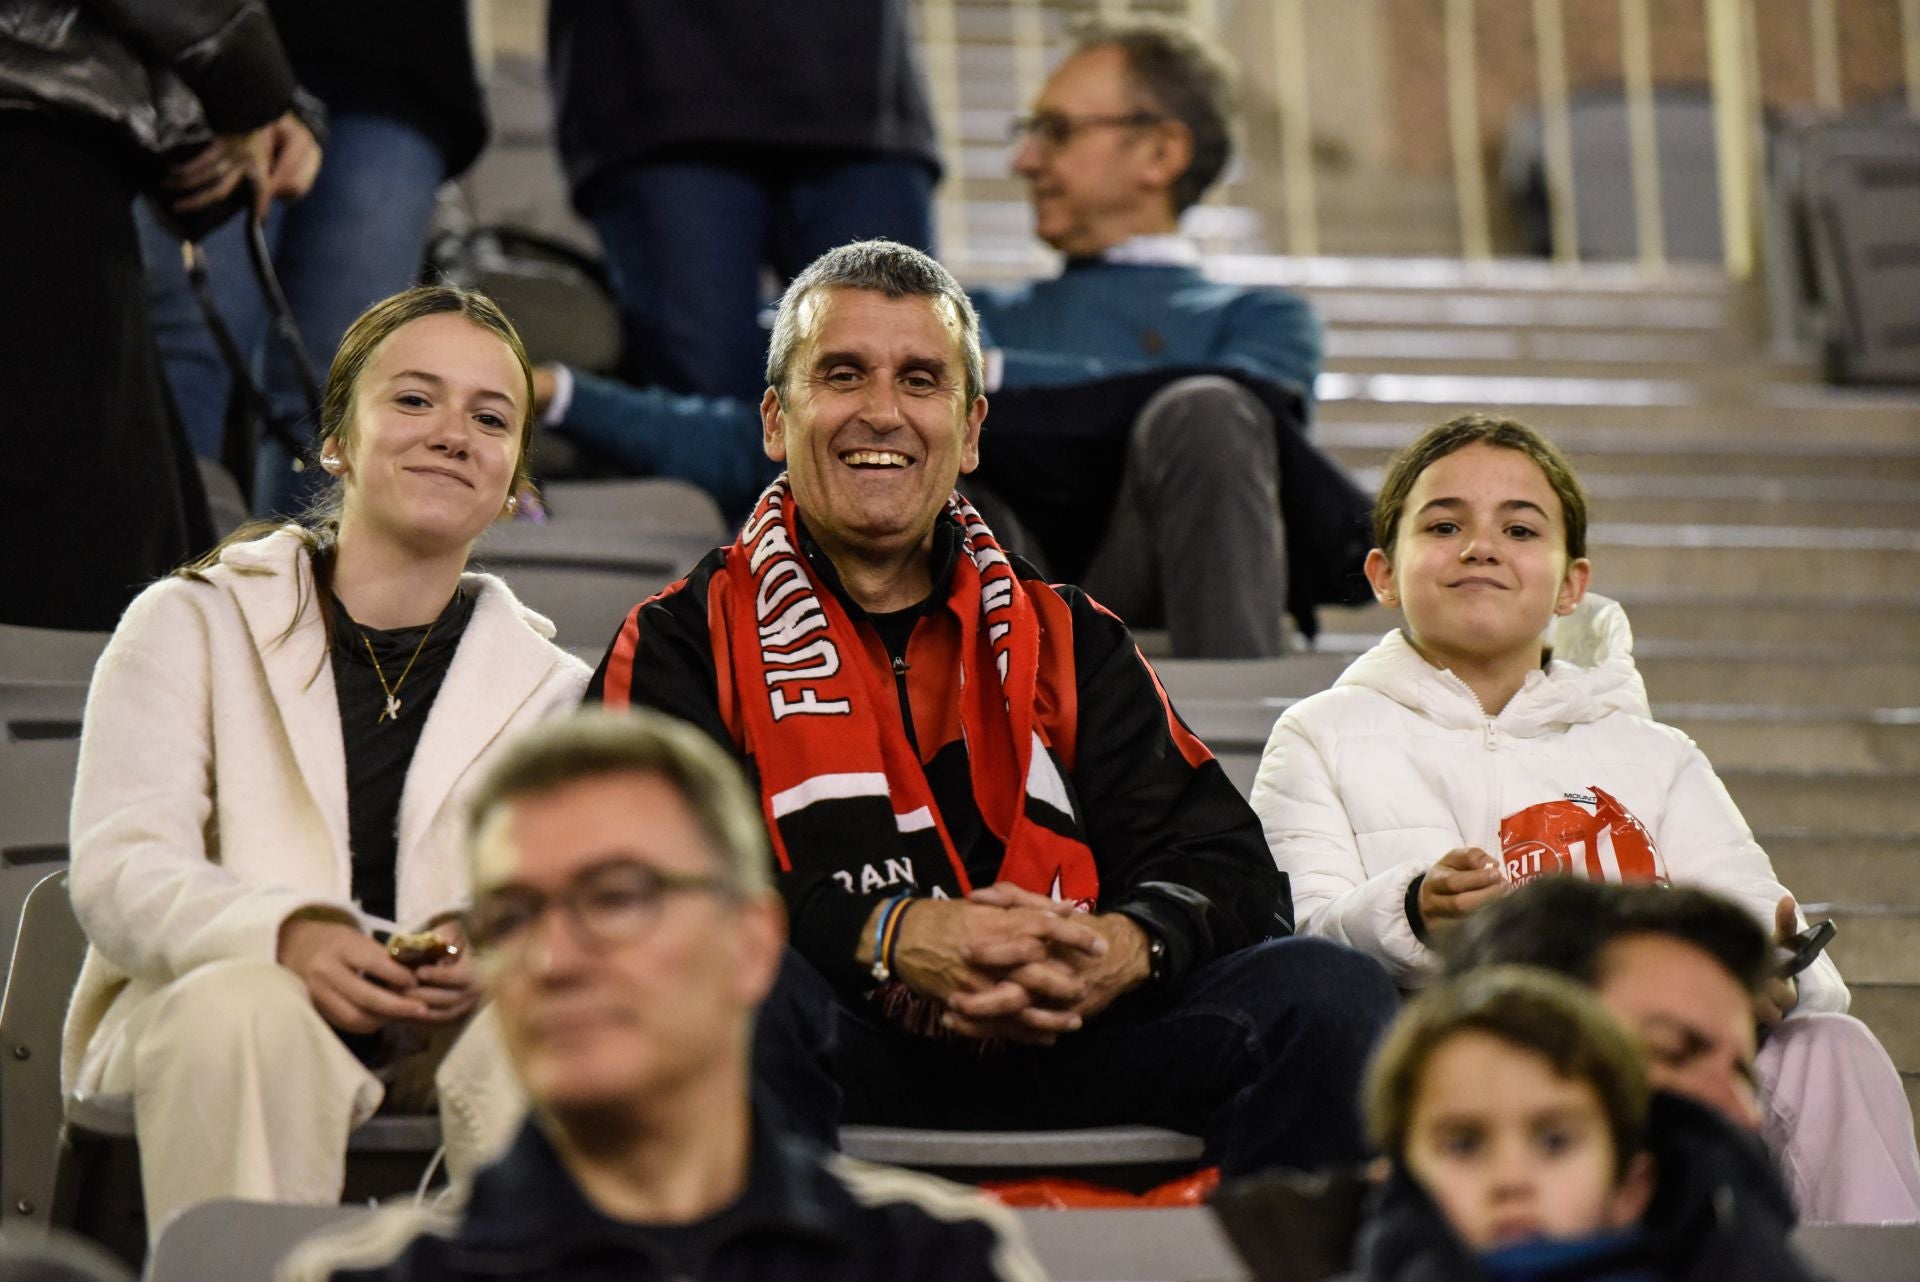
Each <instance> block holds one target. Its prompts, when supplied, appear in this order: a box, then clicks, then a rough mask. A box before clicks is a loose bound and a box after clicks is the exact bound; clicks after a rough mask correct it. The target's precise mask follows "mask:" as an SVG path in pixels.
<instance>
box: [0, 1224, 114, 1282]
mask: <svg viewBox="0 0 1920 1282" xmlns="http://www.w3.org/2000/svg"><path fill="white" fill-rule="evenodd" d="M0 1278H5V1279H7V1282H133V1274H132V1273H130V1272H128V1271H127V1269H126V1266H125V1265H123V1264H121V1263H120V1262H119V1261H118V1260H116V1259H114V1258H113V1257H112V1256H110V1255H108V1254H107V1253H106V1252H104V1251H102V1250H100V1248H99V1247H97V1246H94V1245H93V1244H91V1243H89V1242H86V1241H83V1240H81V1239H79V1238H76V1237H73V1236H71V1235H69V1234H65V1233H58V1234H51V1235H49V1236H47V1237H44V1238H41V1237H37V1236H36V1237H33V1238H24V1237H14V1238H0Z"/></svg>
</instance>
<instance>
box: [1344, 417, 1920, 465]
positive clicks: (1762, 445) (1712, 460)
mask: <svg viewBox="0 0 1920 1282" xmlns="http://www.w3.org/2000/svg"><path fill="white" fill-rule="evenodd" d="M1447 417H1448V415H1446V414H1442V413H1438V412H1436V413H1433V414H1431V415H1428V416H1426V417H1421V418H1414V419H1404V420H1402V421H1399V422H1389V421H1385V420H1377V419H1369V420H1367V421H1356V420H1352V419H1350V418H1346V417H1343V416H1341V415H1338V414H1336V415H1334V416H1333V417H1331V418H1329V417H1326V416H1324V415H1323V416H1320V417H1318V418H1316V420H1315V422H1314V427H1313V437H1314V440H1315V441H1316V442H1317V443H1319V444H1320V445H1321V446H1322V447H1324V448H1326V449H1327V450H1329V451H1330V452H1331V453H1332V455H1333V456H1334V458H1335V459H1337V460H1338V461H1339V462H1340V464H1341V465H1342V466H1343V467H1346V468H1348V469H1350V470H1352V471H1355V472H1361V471H1365V470H1366V469H1369V468H1374V469H1378V468H1384V467H1386V466H1387V464H1388V463H1390V462H1391V461H1392V459H1393V456H1394V454H1396V453H1397V452H1398V451H1400V450H1401V449H1404V448H1405V447H1406V446H1407V444H1408V443H1409V442H1411V441H1412V440H1413V439H1414V437H1416V436H1418V435H1420V433H1421V432H1423V431H1425V430H1426V429H1427V428H1429V427H1431V426H1433V425H1434V424H1435V423H1440V422H1444V421H1445V420H1446V418H1447ZM1538 426H1541V427H1542V430H1545V431H1547V432H1548V433H1549V435H1551V436H1552V438H1553V441H1554V443H1555V444H1556V445H1558V446H1560V448H1562V449H1564V450H1565V451H1567V453H1568V455H1569V456H1570V457H1571V458H1572V460H1573V464H1574V466H1575V467H1576V468H1578V469H1579V471H1580V472H1581V474H1582V475H1585V474H1586V473H1588V472H1605V471H1611V472H1616V473H1644V474H1647V475H1653V476H1674V477H1680V476H1701V477H1712V478H1719V477H1729V476H1735V477H1779V478H1791V479H1800V478H1807V477H1815V478H1828V479H1836V478H1837V479H1878V480H1882V481H1901V482H1914V481H1920V441H1900V440H1873V439H1860V438H1855V437H1853V436H1851V435H1849V434H1846V433H1841V432H1829V433H1826V434H1824V435H1823V436H1821V437H1820V438H1818V439H1810V438H1794V437H1790V436H1768V435H1765V434H1755V435H1752V436H1748V437H1746V438H1744V439H1743V438H1741V437H1739V436H1738V435H1737V434H1731V433H1728V432H1725V431H1719V430H1712V429H1704V430H1693V429H1690V428H1689V429H1680V430H1675V431H1669V432H1665V433H1662V434H1658V435H1656V434H1653V433H1647V432H1619V431H1611V430H1608V429H1606V428H1593V427H1580V426H1570V425H1566V424H1561V423H1542V424H1538Z"/></svg>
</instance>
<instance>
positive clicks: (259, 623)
mask: <svg viewBox="0 0 1920 1282" xmlns="http://www.w3.org/2000/svg"><path fill="white" fill-rule="evenodd" d="M206 578H207V581H206V582H204V583H195V582H191V581H189V580H186V579H181V578H168V579H164V580H162V581H160V582H159V583H156V584H154V585H153V586H152V587H150V588H148V589H147V590H146V591H145V592H143V593H141V594H140V596H139V597H138V598H137V599H136V600H135V601H134V602H133V604H132V605H131V606H129V607H128V608H127V612H126V615H125V616H124V617H123V618H122V619H121V621H120V626H119V627H118V628H117V629H116V630H115V631H114V634H113V639H112V641H110V642H109V643H108V645H107V648H106V650H105V652H104V653H103V654H102V655H101V656H100V662H99V665H98V667H96V668H95V670H94V674H93V684H92V686H91V688H90V689H89V691H88V694H87V711H86V719H85V722H84V727H83V730H82V733H81V739H80V769H79V775H78V778H77V780H76V781H75V785H74V795H73V827H72V838H71V841H72V855H73V862H72V866H71V871H70V876H69V885H70V887H71V889H72V894H73V905H74V909H75V911H76V913H77V914H78V916H79V918H80V924H81V925H82V926H83V927H84V928H85V930H86V933H87V939H88V940H89V941H90V947H89V948H88V950H87V959H86V964H85V966H84V967H83V969H82V970H81V972H80V981H79V984H78V986H77V987H76V989H75V990H74V994H73V1002H72V1005H71V1006H70V1007H69V1008H68V1010H67V1025H66V1032H65V1037H64V1039H63V1045H62V1051H61V1082H62V1085H63V1087H64V1088H65V1089H66V1090H67V1091H68V1092H69V1093H71V1092H73V1091H74V1090H76V1089H86V1088H88V1087H89V1085H90V1084H89V1082H88V1081H87V1080H86V1075H85V1074H83V1073H82V1071H81V1070H82V1067H83V1060H84V1058H85V1057H86V1053H87V1051H88V1049H89V1048H91V1047H96V1046H103V1045H105V1044H106V1042H107V1040H108V1039H109V1038H110V1036H111V1035H112V1034H113V1032H114V1031H115V1030H116V1029H117V1028H118V1027H119V1026H120V1024H121V1022H122V1021H123V1020H124V1019H125V1017H126V1015H127V1012H128V1011H129V1010H130V1009H131V1008H132V1007H133V1006H134V1005H135V1004H137V1003H138V1002H139V1001H140V1000H141V998H143V997H145V996H147V995H148V994H150V993H152V992H154V991H155V990H157V989H159V988H160V987H162V986H164V985H165V984H167V983H168V982H170V981H171V980H174V979H177V978H179V977H180V976H182V975H184V974H186V973H187V972H188V971H190V970H192V969H193V968H194V967H196V966H203V965H206V964H207V963H209V962H214V961H220V960H223V959H225V958H239V957H258V958H263V959H266V960H272V959H273V958H274V956H275V954H276V951H277V947H278V942H279V932H280V924H281V923H282V922H283V921H285V920H286V919H287V917H288V916H289V915H291V914H292V913H294V912H295V911H297V910H299V909H302V908H307V907H317V906H324V907H330V908H336V909H341V910H344V911H346V912H349V913H356V914H357V909H356V907H355V905H354V904H353V902H352V881H353V863H352V855H351V853H350V852H349V850H348V847H347V776H346V750H345V748H344V746H343V744H342V740H341V734H340V712H339V704H338V701H337V699H336V697H335V694H334V685H333V667H332V665H331V663H329V661H328V656H327V640H326V633H325V629H324V627H323V626H322V624H321V620H320V611H319V607H318V605H317V603H316V600H315V596H314V584H313V571H312V567H311V564H310V563H309V561H308V558H307V555H306V552H305V550H304V548H303V547H302V545H301V542H300V539H299V537H298V536H297V535H296V534H294V533H293V532H291V531H290V530H281V531H278V532H276V533H273V534H270V535H268V536H266V537H265V538H262V539H258V540H255V541H253V542H250V543H242V544H239V545H236V546H234V547H232V548H229V549H228V550H227V551H226V553H225V555H224V556H223V558H222V560H221V563H220V564H219V565H217V566H215V567H214V568H213V569H212V570H210V571H209V572H208V573H207V575H206ZM462 583H463V585H464V586H465V587H466V589H467V591H468V592H470V593H477V596H476V598H475V602H474V608H473V615H472V617H471V619H470V620H469V622H468V624H467V629H466V632H465V634H464V635H463V636H462V637H461V639H460V645H459V648H458V649H457V650H456V651H455V652H454V656H453V660H452V662H451V664H450V666H449V668H448V670H447V675H446V679H445V682H444V683H443V684H442V686H441V688H440V693H439V695H438V696H437V697H436V698H435V699H434V702H433V707H432V710H431V712H430V713H429V715H428V717H427V724H426V726H425V728H424V730H423V731H422V733H421V736H420V742H419V746H418V747H417V748H416V749H415V752H414V757H413V762H412V765H411V766H410V767H409V769H408V771H407V779H406V784H405V787H404V789H403V791H402V794H401V798H400V814H399V855H398V864H397V867H396V868H395V870H394V872H395V890H396V902H397V906H398V917H399V920H400V923H401V925H402V926H403V927H408V926H412V927H417V926H420V925H423V924H425V923H426V922H428V921H430V920H432V919H433V918H435V917H437V916H439V915H440V914H442V913H445V912H448V911H451V910H454V909H457V908H459V907H461V906H462V905H463V904H464V903H465V902H466V899H467V895H468V886H469V881H468V875H467V864H466V859H465V858H464V856H463V854H462V849H461V837H462V831H461V829H462V824H463V822H464V816H463V814H462V801H463V799H464V796H465V794H466V793H467V792H468V791H469V790H470V789H471V788H472V787H473V786H474V785H475V784H476V783H477V781H478V773H479V767H480V766H481V764H482V763H483V762H484V761H485V759H486V758H487V756H488V754H489V753H491V752H492V751H493V750H494V749H495V748H496V747H497V746H498V745H499V743H500V742H501V741H502V740H503V739H504V738H505V737H506V736H507V735H508V734H509V733H510V732H511V731H513V730H515V729H518V728H519V727H522V726H525V725H529V724H531V723H533V722H534V721H536V720H538V719H540V718H541V717H543V716H545V715H547V714H548V713H550V712H552V711H555V710H556V709H561V708H565V707H568V706H571V705H572V704H574V703H576V702H578V701H579V698H580V695H581V692H582V691H583V690H584V689H585V688H586V683H587V677H588V672H587V669H586V666H585V665H584V664H582V663H581V662H580V661H579V660H578V659H575V658H573V657H572V656H571V655H569V654H567V653H566V652H565V651H564V650H561V649H560V648H559V647H557V646H555V645H554V644H553V643H552V641H551V639H550V638H551V637H552V635H553V625H552V624H551V623H549V622H548V621H547V620H546V619H544V618H542V617H541V616H540V615H538V614H535V613H534V612H533V611H531V610H529V609H527V608H526V607H524V606H522V605H521V604H520V603H519V602H518V601H517V600H515V599H514V596H513V593H512V592H510V591H508V590H507V586H506V584H504V583H502V582H501V581H500V580H499V579H496V578H494V577H492V576H490V575H485V574H468V575H465V576H464V577H463V579H462ZM296 605H297V606H298V609H299V623H298V625H297V626H295V627H294V629H293V631H292V632H291V633H290V634H287V635H285V636H284V637H283V635H282V634H283V633H286V632H287V625H288V624H289V622H291V621H292V620H293V619H294V615H295V609H296ZM86 1067H87V1068H88V1069H89V1070H90V1071H91V1069H92V1067H93V1066H92V1065H87V1066H86Z"/></svg>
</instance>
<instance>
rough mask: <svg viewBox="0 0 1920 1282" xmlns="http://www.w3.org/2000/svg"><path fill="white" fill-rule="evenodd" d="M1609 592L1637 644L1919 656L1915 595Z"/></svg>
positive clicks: (1360, 609)
mask: <svg viewBox="0 0 1920 1282" xmlns="http://www.w3.org/2000/svg"><path fill="white" fill-rule="evenodd" d="M1608 595H1610V596H1613V597H1615V598H1616V599H1617V600H1618V601H1619V602H1620V603H1621V604H1622V605H1623V606H1625V607H1626V611H1627V618H1628V619H1629V620H1630V621H1631V622H1632V624H1633V635H1634V637H1635V639H1636V641H1637V642H1638V644H1640V645H1646V644H1650V643H1651V642H1654V641H1723V640H1725V639H1726V638H1729V637H1734V638H1738V639H1740V640H1741V641H1742V642H1745V643H1747V644H1749V645H1780V646H1804V645H1808V644H1821V645H1832V644H1844V645H1846V646H1847V647H1848V648H1849V649H1851V650H1852V651H1854V652H1855V653H1858V654H1874V655H1879V656H1881V657H1884V658H1902V657H1911V656H1914V655H1920V597H1916V596H1913V595H1910V594H1908V595H1894V594H1893V593H1878V594H1869V595H1864V596H1859V597H1844V596H1838V595H1827V594H1820V593H1815V594H1807V595H1804V596H1794V595H1789V594H1780V593H1769V594H1767V595H1764V596H1759V597H1754V598H1750V599H1747V600H1716V599H1713V598H1705V599H1703V598H1702V597H1700V596H1699V595H1698V594H1697V593H1694V592H1692V591H1690V590H1688V589H1685V588H1645V589H1641V588H1631V587H1630V588H1627V589H1624V590H1621V591H1617V592H1612V593H1609V594H1608ZM1319 617H1320V627H1321V630H1322V634H1323V635H1322V642H1323V644H1330V643H1331V640H1332V638H1337V637H1342V636H1348V635H1360V636H1364V637H1367V638H1369V639H1370V640H1369V643H1371V641H1372V640H1378V639H1379V638H1380V637H1381V636H1383V635H1384V634H1385V633H1386V632H1387V630H1388V629H1389V628H1393V627H1396V626H1398V624H1399V621H1400V616H1399V614H1398V613H1397V612H1395V611H1392V610H1388V609H1385V608H1384V607H1382V606H1378V605H1361V606H1329V607H1324V608H1322V609H1321V610H1320V611H1319Z"/></svg>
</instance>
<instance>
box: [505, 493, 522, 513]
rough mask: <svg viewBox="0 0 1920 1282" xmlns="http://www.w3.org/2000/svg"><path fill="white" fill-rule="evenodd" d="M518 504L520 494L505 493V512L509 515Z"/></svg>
mask: <svg viewBox="0 0 1920 1282" xmlns="http://www.w3.org/2000/svg"><path fill="white" fill-rule="evenodd" d="M519 506H520V496H519V495H518V494H509V495H507V514H508V515H509V516H511V515H512V514H513V513H514V512H515V511H516V510H517V509H518V508H519Z"/></svg>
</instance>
